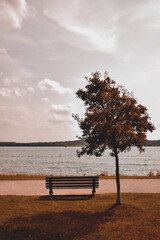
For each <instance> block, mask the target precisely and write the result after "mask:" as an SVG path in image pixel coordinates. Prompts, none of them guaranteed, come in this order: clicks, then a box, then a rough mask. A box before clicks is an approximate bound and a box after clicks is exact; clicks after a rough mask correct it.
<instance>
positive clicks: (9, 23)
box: [0, 0, 27, 28]
mask: <svg viewBox="0 0 160 240" xmlns="http://www.w3.org/2000/svg"><path fill="white" fill-rule="evenodd" d="M26 12H27V3H26V1H25V0H12V1H11V0H5V1H0V25H1V26H2V28H6V27H13V28H21V24H22V21H23V19H24V17H25V15H26Z"/></svg>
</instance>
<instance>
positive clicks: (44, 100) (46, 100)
mask: <svg viewBox="0 0 160 240" xmlns="http://www.w3.org/2000/svg"><path fill="white" fill-rule="evenodd" d="M41 100H42V101H43V102H48V101H49V99H48V98H45V97H44V98H41Z"/></svg>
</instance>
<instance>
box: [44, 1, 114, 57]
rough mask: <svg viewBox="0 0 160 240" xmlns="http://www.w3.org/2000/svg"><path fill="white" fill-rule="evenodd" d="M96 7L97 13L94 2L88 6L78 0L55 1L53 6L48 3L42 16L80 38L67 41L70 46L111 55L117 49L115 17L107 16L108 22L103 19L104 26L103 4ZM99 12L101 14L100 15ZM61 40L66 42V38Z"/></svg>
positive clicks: (85, 2) (86, 3)
mask: <svg viewBox="0 0 160 240" xmlns="http://www.w3.org/2000/svg"><path fill="white" fill-rule="evenodd" d="M98 7H99V8H100V9H99V11H97V6H96V3H95V2H94V3H93V4H90V3H89V2H87V1H80V0H74V1H73V0H69V1H66V2H64V1H63V0H55V1H54V4H53V3H52V1H49V7H48V8H46V9H45V10H44V14H45V15H46V16H47V17H48V18H50V19H53V20H54V21H56V22H57V23H58V24H59V25H60V26H61V27H63V28H64V29H65V30H67V31H69V32H70V33H73V34H76V35H77V36H78V37H79V38H80V39H79V40H78V39H77V40H75V39H74V36H73V37H72V38H70V40H69V41H70V43H71V44H73V45H76V46H77V47H80V48H88V50H100V51H102V52H106V53H111V52H114V51H115V50H116V47H117V43H116V28H115V17H114V18H112V16H109V20H108V19H105V24H104V16H103V14H107V12H105V11H104V9H103V3H102V6H98ZM101 10H102V14H100V11H101ZM82 11H83V13H82ZM71 39H72V40H71ZM63 40H64V41H67V36H66V37H63Z"/></svg>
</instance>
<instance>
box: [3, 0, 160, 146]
mask: <svg viewBox="0 0 160 240" xmlns="http://www.w3.org/2000/svg"><path fill="white" fill-rule="evenodd" d="M95 71H100V72H101V74H102V78H103V74H104V72H105V71H108V72H109V76H110V77H111V78H112V79H113V80H115V81H116V83H117V84H118V85H122V86H125V88H126V89H127V90H128V91H129V92H133V93H134V96H135V97H136V99H137V101H138V103H140V104H142V105H144V106H146V107H147V109H148V113H149V115H150V117H151V121H152V122H153V123H154V125H155V127H156V130H155V131H154V132H153V133H149V134H148V135H147V138H148V139H160V107H159V105H160V1H159V0H132V1H128V0H112V1H110V0H99V1H97V0H38V1H37V0H0V116H1V117H0V141H15V142H37V141H40V142H45V141H46V142H47V141H48V142H49V141H66V140H75V139H77V138H76V136H77V135H79V136H80V134H81V132H80V130H79V127H78V125H77V123H76V121H75V120H74V119H73V118H72V113H78V114H79V115H80V116H83V113H84V106H83V103H82V102H81V100H79V99H77V98H76V95H75V93H76V91H77V90H78V89H79V88H84V87H85V85H86V83H87V82H86V80H85V76H88V77H90V76H91V73H92V72H95Z"/></svg>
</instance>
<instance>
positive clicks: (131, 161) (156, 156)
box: [0, 147, 160, 176]
mask: <svg viewBox="0 0 160 240" xmlns="http://www.w3.org/2000/svg"><path fill="white" fill-rule="evenodd" d="M77 149H80V148H76V147H0V173H5V174H41V175H47V174H53V175H57V176H58V175H64V176H66V175H74V176H76V175H96V174H101V173H104V172H108V174H109V175H110V174H114V173H115V159H114V157H111V156H110V155H109V152H110V151H109V150H106V151H105V153H104V155H103V156H102V157H94V156H92V157H91V156H83V157H81V158H78V157H77V155H76V150H77ZM119 160H120V173H121V174H125V175H138V176H144V175H147V174H148V172H150V171H153V172H154V173H156V172H157V171H159V170H160V147H146V150H145V152H144V153H142V154H139V152H138V150H137V148H136V147H133V148H132V150H131V151H130V152H127V153H121V154H119Z"/></svg>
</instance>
